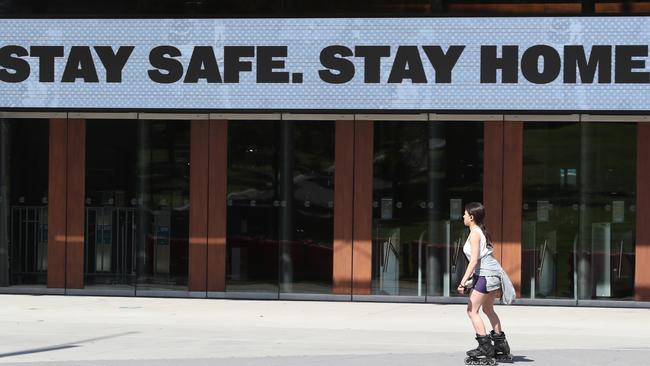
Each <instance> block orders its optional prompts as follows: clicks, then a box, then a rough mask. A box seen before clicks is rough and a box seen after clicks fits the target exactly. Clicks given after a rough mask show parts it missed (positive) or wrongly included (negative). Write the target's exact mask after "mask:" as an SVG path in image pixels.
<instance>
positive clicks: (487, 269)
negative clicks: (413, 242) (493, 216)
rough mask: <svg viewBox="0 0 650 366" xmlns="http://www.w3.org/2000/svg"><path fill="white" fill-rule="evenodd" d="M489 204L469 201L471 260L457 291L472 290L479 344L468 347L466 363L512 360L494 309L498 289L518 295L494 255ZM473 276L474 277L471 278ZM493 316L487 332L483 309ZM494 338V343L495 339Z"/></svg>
mask: <svg viewBox="0 0 650 366" xmlns="http://www.w3.org/2000/svg"><path fill="white" fill-rule="evenodd" d="M484 219H485V208H484V207H483V205H482V204H480V203H478V202H472V203H468V204H467V205H465V213H464V215H463V223H464V224H465V226H468V227H469V228H470V234H469V237H468V238H467V241H466V242H465V245H464V246H463V252H464V253H465V256H466V257H467V259H468V261H469V264H468V265H467V270H466V271H465V274H464V275H463V278H462V280H461V281H460V284H458V288H457V291H458V293H460V294H464V293H469V301H468V303H467V315H468V317H469V318H470V320H471V322H472V326H473V327H474V331H475V333H476V341H477V342H478V347H477V348H476V349H473V350H470V351H467V356H468V357H467V358H466V359H465V364H466V365H495V364H496V362H497V361H498V360H503V361H508V360H512V356H511V355H510V346H509V345H508V342H507V341H506V336H505V333H503V331H502V329H501V320H500V319H499V316H498V315H497V313H496V312H495V311H494V300H495V299H496V296H497V293H498V291H497V290H498V289H501V290H502V294H503V302H504V303H506V304H509V303H511V302H512V301H513V299H514V296H515V294H514V288H513V287H512V283H510V279H508V278H507V277H508V276H507V275H506V274H505V272H504V271H503V269H502V268H501V265H500V264H499V262H498V261H497V260H496V258H494V256H493V255H492V242H491V240H490V234H489V233H488V232H487V229H486V227H485V224H484ZM470 279H471V280H470ZM481 309H483V313H484V314H485V315H487V317H488V318H489V319H490V324H491V325H492V331H491V332H490V334H487V332H486V331H485V324H483V319H481V316H480V315H479V310H481ZM493 341H494V344H492V342H493Z"/></svg>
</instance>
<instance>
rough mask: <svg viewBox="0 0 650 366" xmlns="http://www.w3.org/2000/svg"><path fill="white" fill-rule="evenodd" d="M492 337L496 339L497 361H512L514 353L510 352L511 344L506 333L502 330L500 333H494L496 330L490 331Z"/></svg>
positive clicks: (493, 339) (495, 355) (495, 353)
mask: <svg viewBox="0 0 650 366" xmlns="http://www.w3.org/2000/svg"><path fill="white" fill-rule="evenodd" d="M490 338H492V341H494V358H495V359H496V361H497V362H512V355H511V354H510V345H508V341H507V340H506V334H505V333H503V332H501V333H500V334H496V333H494V330H492V331H490Z"/></svg>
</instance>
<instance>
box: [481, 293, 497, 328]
mask: <svg viewBox="0 0 650 366" xmlns="http://www.w3.org/2000/svg"><path fill="white" fill-rule="evenodd" d="M497 294H498V291H492V292H490V293H488V294H487V295H486V297H487V299H486V300H485V303H484V304H483V313H485V315H487V317H488V319H490V324H492V329H494V333H496V334H499V333H501V320H499V316H498V315H497V313H496V312H495V311H494V300H495V299H496V296H497Z"/></svg>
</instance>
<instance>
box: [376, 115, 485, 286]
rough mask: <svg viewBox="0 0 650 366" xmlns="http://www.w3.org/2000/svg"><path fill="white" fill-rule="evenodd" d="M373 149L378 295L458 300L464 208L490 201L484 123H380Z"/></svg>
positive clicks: (377, 124)
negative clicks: (485, 180)
mask: <svg viewBox="0 0 650 366" xmlns="http://www.w3.org/2000/svg"><path fill="white" fill-rule="evenodd" d="M374 151H375V153H374V187H373V259H372V279H373V280H372V293H373V294H379V295H407V296H424V295H428V296H450V295H454V293H453V292H454V291H453V290H454V289H455V287H456V284H457V283H458V282H459V281H460V277H462V275H463V272H464V270H465V268H466V265H467V263H466V262H467V261H466V259H465V256H464V255H463V253H462V246H463V244H464V240H465V239H466V238H467V229H466V228H465V226H464V225H463V221H462V215H463V205H464V204H466V203H468V202H471V201H481V200H482V197H483V186H482V185H483V180H482V173H483V124H482V123H472V122H467V123H466V122H376V123H375V145H374ZM425 284H426V285H425Z"/></svg>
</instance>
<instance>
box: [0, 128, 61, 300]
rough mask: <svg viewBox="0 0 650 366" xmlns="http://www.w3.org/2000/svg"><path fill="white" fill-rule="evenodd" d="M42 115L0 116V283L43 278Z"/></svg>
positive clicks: (45, 170) (45, 169)
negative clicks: (39, 117) (32, 117)
mask: <svg viewBox="0 0 650 366" xmlns="http://www.w3.org/2000/svg"><path fill="white" fill-rule="evenodd" d="M48 137H49V125H48V120H42V119H0V287H5V286H13V285H23V286H24V285H28V286H31V285H45V283H46V282H47V241H48V240H47V196H48V183H47V182H48V157H49V153H48V146H49V144H48Z"/></svg>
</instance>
